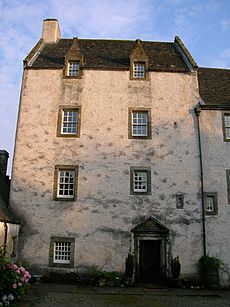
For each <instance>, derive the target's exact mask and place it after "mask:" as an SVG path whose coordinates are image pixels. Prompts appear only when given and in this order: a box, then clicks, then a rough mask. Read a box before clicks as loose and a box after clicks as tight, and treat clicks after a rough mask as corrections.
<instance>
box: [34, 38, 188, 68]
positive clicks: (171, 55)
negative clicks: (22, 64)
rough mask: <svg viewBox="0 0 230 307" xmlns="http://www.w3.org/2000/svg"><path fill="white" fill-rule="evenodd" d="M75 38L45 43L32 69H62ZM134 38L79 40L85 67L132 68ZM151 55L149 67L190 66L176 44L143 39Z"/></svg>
mask: <svg viewBox="0 0 230 307" xmlns="http://www.w3.org/2000/svg"><path fill="white" fill-rule="evenodd" d="M72 43H73V39H60V40H59V42H58V43H57V44H46V45H45V46H44V48H42V49H41V51H40V53H39V55H38V56H37V58H36V60H35V61H34V62H33V64H32V65H31V67H33V68H62V67H63V66H64V57H65V54H66V53H67V51H68V50H69V48H70V46H71V45H72ZM135 43H136V42H135V41H128V40H100V39H98V40H95V39H78V46H79V48H80V51H81V53H82V55H83V67H85V68H101V69H129V63H130V62H129V57H130V54H131V52H132V50H133V48H134V46H135ZM141 43H142V46H143V48H144V50H145V52H146V54H147V55H148V57H149V70H155V71H175V72H188V71H189V69H188V67H187V65H186V63H185V62H184V60H183V58H182V56H181V54H180V53H179V51H178V50H177V49H176V46H175V43H167V42H166V43H165V42H150V41H142V42H141Z"/></svg>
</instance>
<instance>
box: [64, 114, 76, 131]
mask: <svg viewBox="0 0 230 307" xmlns="http://www.w3.org/2000/svg"><path fill="white" fill-rule="evenodd" d="M77 123H78V111H77V110H76V111H73V110H69V111H68V110H64V111H63V112H62V129H61V132H62V133H63V134H77Z"/></svg>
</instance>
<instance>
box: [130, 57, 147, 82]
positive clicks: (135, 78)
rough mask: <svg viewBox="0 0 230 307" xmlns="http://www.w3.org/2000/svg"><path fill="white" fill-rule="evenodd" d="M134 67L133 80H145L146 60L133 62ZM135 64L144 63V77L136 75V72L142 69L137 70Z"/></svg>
mask: <svg viewBox="0 0 230 307" xmlns="http://www.w3.org/2000/svg"><path fill="white" fill-rule="evenodd" d="M132 64H133V65H132V66H133V67H132V79H133V80H145V79H146V65H145V62H141V61H134V62H133V63H132ZM135 65H142V66H143V67H144V71H143V77H135V76H134V75H135V72H137V73H140V72H142V71H139V70H135Z"/></svg>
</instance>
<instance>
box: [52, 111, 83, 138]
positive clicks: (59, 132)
mask: <svg viewBox="0 0 230 307" xmlns="http://www.w3.org/2000/svg"><path fill="white" fill-rule="evenodd" d="M64 112H77V113H78V116H77V131H76V133H63V132H62V131H63V130H62V128H63V113H64ZM80 127H81V106H76V107H75V106H59V110H58V122H57V137H65V138H79V137H80Z"/></svg>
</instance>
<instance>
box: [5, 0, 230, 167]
mask: <svg viewBox="0 0 230 307" xmlns="http://www.w3.org/2000/svg"><path fill="white" fill-rule="evenodd" d="M0 16H1V18H0V32H1V33H0V34H1V35H0V105H1V108H0V149H6V150H7V151H9V153H10V161H9V171H8V173H10V170H11V163H12V158H13V147H14V137H15V127H16V121H17V112H18V104H19V95H20V87H21V77H22V61H23V59H24V58H25V56H26V55H27V54H28V52H29V51H30V50H31V49H32V47H33V46H34V44H35V43H36V42H37V41H38V40H39V38H40V36H41V31H42V21H43V19H45V18H57V19H58V20H59V25H60V30H61V36H62V37H66V38H71V37H73V36H78V37H80V38H114V39H136V38H140V39H142V40H153V41H173V40H174V37H175V35H178V36H179V37H180V38H181V39H182V41H183V42H184V44H185V45H186V47H187V48H188V49H189V51H190V52H191V54H192V56H193V57H194V58H195V60H196V62H197V63H198V65H199V66H202V67H223V68H228V69H229V68H230V0H65V1H64V0H39V1H38V0H0Z"/></svg>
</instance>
